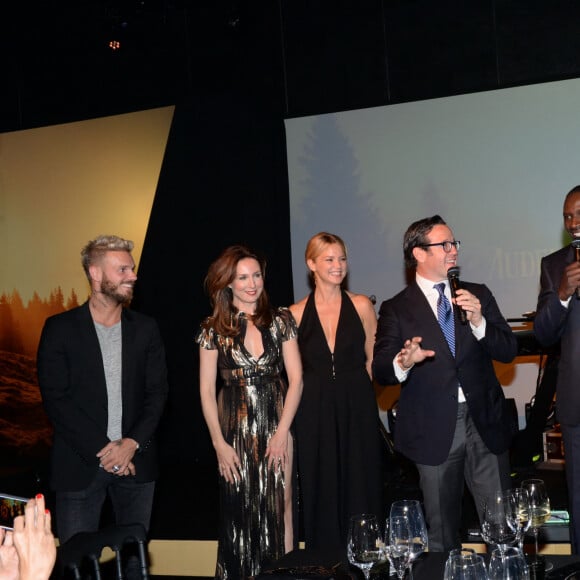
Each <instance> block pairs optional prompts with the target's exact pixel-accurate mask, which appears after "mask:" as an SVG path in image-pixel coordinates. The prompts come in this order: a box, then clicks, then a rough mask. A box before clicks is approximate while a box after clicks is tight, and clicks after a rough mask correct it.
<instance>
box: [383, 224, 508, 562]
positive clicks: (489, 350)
mask: <svg viewBox="0 0 580 580" xmlns="http://www.w3.org/2000/svg"><path fill="white" fill-rule="evenodd" d="M458 248H459V242H458V241H456V240H455V238H454V237H453V232H452V231H451V229H450V228H449V227H448V226H447V225H446V223H445V222H444V221H443V219H442V218H441V217H440V216H438V215H435V216H433V217H430V218H425V219H422V220H419V221H416V222H414V223H413V224H411V225H410V226H409V228H408V229H407V231H406V233H405V237H404V248H403V249H404V256H405V263H406V266H407V267H408V268H410V269H415V280H414V281H413V282H411V283H410V285H409V286H408V287H407V288H405V289H404V290H403V291H401V292H400V293H399V294H397V295H396V296H395V297H393V298H391V299H390V300H387V301H385V302H383V304H382V305H381V308H380V312H379V322H378V328H377V335H376V342H375V348H374V358H373V373H374V377H375V379H376V380H377V382H379V383H380V384H384V385H390V384H397V383H401V395H400V399H399V403H398V408H397V419H396V426H395V447H396V449H397V450H398V451H400V452H401V453H402V454H404V455H405V456H406V457H408V458H409V459H410V460H411V461H413V462H414V463H415V465H416V466H417V469H418V472H419V477H420V487H421V491H422V495H423V502H424V508H425V515H426V520H427V526H428V529H429V550H430V551H435V552H439V551H446V550H450V549H452V548H458V547H460V546H461V538H460V525H461V504H462V497H463V490H464V481H466V482H467V485H468V487H469V489H470V491H471V493H472V495H473V497H474V499H475V503H476V506H477V507H478V513H479V516H480V517H481V515H482V507H483V505H484V503H485V501H486V498H487V497H489V496H490V495H491V494H492V493H493V492H495V491H497V490H500V489H506V488H509V487H511V486H510V479H509V457H508V449H509V446H510V442H511V439H512V436H513V434H514V433H515V431H516V429H517V425H515V421H514V420H513V417H512V414H511V413H510V411H509V409H508V407H507V405H506V401H505V397H504V393H503V390H502V387H501V385H500V384H499V382H498V380H497V377H496V375H495V372H494V369H493V364H492V361H493V360H499V361H502V362H506V363H507V362H510V361H511V360H512V359H513V358H514V357H515V356H516V351H517V343H516V338H515V336H514V334H513V333H512V331H511V329H510V327H509V325H508V324H507V322H506V321H505V319H504V318H503V316H502V315H501V313H500V311H499V308H498V306H497V304H496V301H495V299H494V297H493V295H492V294H491V292H490V291H489V289H488V288H487V287H486V286H484V285H482V284H473V283H463V282H462V284H461V286H462V289H460V290H458V291H457V297H456V299H452V297H451V293H450V287H449V282H448V279H447V270H448V269H449V268H451V267H453V266H456V263H457V250H458ZM438 283H442V284H443V286H440V287H439V288H437V287H436V285H437V284H438ZM441 293H443V294H444V296H445V298H443V297H442V296H441ZM449 302H452V303H453V304H454V305H455V306H454V307H452V306H451V304H449ZM438 303H440V304H441V308H443V309H445V307H446V306H447V319H448V322H449V324H450V329H451V330H452V331H453V332H452V336H451V337H450V338H449V340H448V339H447V338H446V335H444V333H443V331H442V328H441V327H440V325H439V323H438V313H437V312H438ZM458 308H461V309H463V310H464V312H465V315H466V322H465V324H461V323H460V321H459V320H458V316H457V314H458V310H457V309H458ZM450 310H451V312H449V311H450ZM439 316H440V317H441V318H443V317H444V316H443V313H440V314H439ZM453 351H455V353H453Z"/></svg>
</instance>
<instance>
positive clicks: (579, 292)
mask: <svg viewBox="0 0 580 580" xmlns="http://www.w3.org/2000/svg"><path fill="white" fill-rule="evenodd" d="M572 247H573V248H574V251H575V252H576V261H577V262H580V238H575V239H574V240H572ZM576 298H580V286H579V287H578V288H576Z"/></svg>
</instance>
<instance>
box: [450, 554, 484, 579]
mask: <svg viewBox="0 0 580 580" xmlns="http://www.w3.org/2000/svg"><path fill="white" fill-rule="evenodd" d="M487 578H488V576H487V570H486V568H485V561H484V559H483V556H479V555H478V554H476V553H475V551H473V550H471V553H469V552H467V550H466V549H465V548H463V549H461V550H459V549H457V550H451V552H450V553H449V558H448V559H447V562H446V563H445V572H444V575H443V580H487Z"/></svg>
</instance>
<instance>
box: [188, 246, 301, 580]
mask: <svg viewBox="0 0 580 580" xmlns="http://www.w3.org/2000/svg"><path fill="white" fill-rule="evenodd" d="M264 268H265V264H264V262H263V261H261V260H260V259H259V258H258V257H257V255H256V254H254V253H253V252H252V251H250V250H249V249H247V248H245V247H243V246H231V247H229V248H226V249H225V250H224V252H223V253H222V254H221V255H220V256H219V258H218V259H217V260H216V261H215V262H214V263H213V264H212V265H211V266H210V268H209V271H208V274H207V276H206V280H205V283H206V288H207V291H208V293H209V295H210V299H211V303H212V307H213V315H212V316H211V317H209V318H207V319H206V320H205V321H204V322H203V323H202V324H201V328H200V330H199V332H198V334H197V336H196V339H195V340H196V342H197V343H199V346H200V349H199V353H200V394H201V405H202V410H203V414H204V417H205V420H206V423H207V426H208V429H209V433H210V436H211V440H212V443H213V446H214V448H215V451H216V455H217V462H218V469H219V473H220V476H221V477H220V500H221V516H220V518H221V519H220V526H219V528H220V532H219V542H218V559H217V566H216V573H215V576H216V578H222V579H241V578H246V577H248V576H255V575H257V574H258V573H259V571H260V569H261V566H262V564H263V563H266V562H272V561H275V560H277V559H278V558H280V557H281V556H282V555H284V553H286V552H288V551H290V550H291V549H293V547H294V529H293V521H292V511H293V509H292V505H293V501H292V491H293V490H292V473H293V460H294V457H293V450H294V445H293V438H292V435H291V431H290V427H291V425H292V421H293V419H294V415H295V413H296V409H297V407H298V404H299V401H300V396H301V393H302V366H301V363H300V354H299V351H298V343H297V338H296V337H297V329H296V323H295V322H294V318H293V317H292V315H291V314H290V311H289V310H288V309H286V308H279V309H277V310H273V309H272V308H271V307H270V304H269V301H268V297H267V294H266V291H265V290H264ZM283 368H285V370H286V376H287V377H288V383H286V381H285V380H284V378H283V376H282V371H283ZM218 371H219V375H220V377H221V381H222V388H221V389H220V390H219V392H218V393H217V397H216V392H217V389H216V382H217V378H218Z"/></svg>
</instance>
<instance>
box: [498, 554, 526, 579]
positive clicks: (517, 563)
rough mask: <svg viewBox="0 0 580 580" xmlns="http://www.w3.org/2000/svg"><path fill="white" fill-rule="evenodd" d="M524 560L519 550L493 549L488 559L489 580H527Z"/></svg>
mask: <svg viewBox="0 0 580 580" xmlns="http://www.w3.org/2000/svg"><path fill="white" fill-rule="evenodd" d="M529 578H530V576H529V572H528V566H527V564H526V559H525V558H524V555H523V554H522V552H521V551H520V549H519V548H515V547H513V546H510V547H507V548H505V549H504V550H499V549H495V550H493V551H492V553H491V557H490V559H489V580H529Z"/></svg>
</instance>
